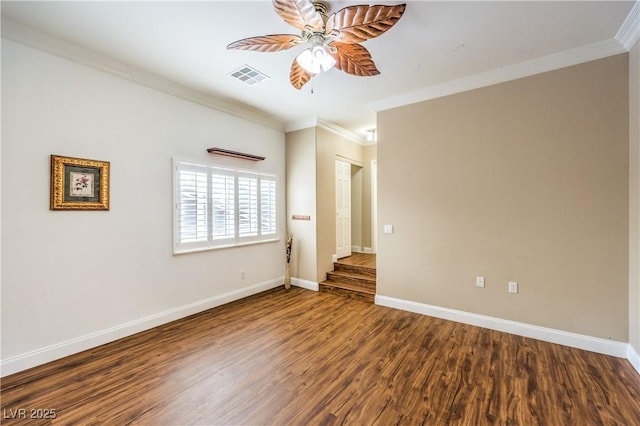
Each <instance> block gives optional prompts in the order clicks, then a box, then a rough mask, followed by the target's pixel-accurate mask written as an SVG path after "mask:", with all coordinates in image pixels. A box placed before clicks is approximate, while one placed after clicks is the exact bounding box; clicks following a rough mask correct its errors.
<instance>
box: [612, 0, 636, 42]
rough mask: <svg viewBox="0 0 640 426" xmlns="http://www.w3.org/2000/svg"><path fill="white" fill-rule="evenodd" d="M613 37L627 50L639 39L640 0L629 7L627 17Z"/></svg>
mask: <svg viewBox="0 0 640 426" xmlns="http://www.w3.org/2000/svg"><path fill="white" fill-rule="evenodd" d="M615 39H616V40H618V42H619V43H620V44H621V45H623V46H624V48H625V49H627V51H629V50H631V48H632V47H633V46H634V45H635V44H636V42H637V41H638V39H640V1H636V3H635V4H634V5H633V7H632V8H631V11H630V12H629V14H628V15H627V18H626V19H625V20H624V22H623V23H622V25H621V26H620V29H619V30H618V32H617V33H616V37H615Z"/></svg>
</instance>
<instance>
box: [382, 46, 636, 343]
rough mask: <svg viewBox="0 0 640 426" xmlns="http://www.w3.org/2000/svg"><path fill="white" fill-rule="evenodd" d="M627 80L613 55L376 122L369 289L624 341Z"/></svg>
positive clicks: (386, 114) (622, 59) (621, 59)
mask: <svg viewBox="0 0 640 426" xmlns="http://www.w3.org/2000/svg"><path fill="white" fill-rule="evenodd" d="M628 81H629V80H628V62H627V55H626V54H624V55H617V56H614V57H610V58H606V59H602V60H598V61H594V62H589V63H586V64H582V65H577V66H573V67H568V68H565V69H561V70H557V71H552V72H548V73H544V74H539V75H535V76H532V77H528V78H523V79H519V80H515V81H511V82H507V83H502V84H499V85H495V86H491V87H486V88H482V89H477V90H473V91H469V92H465V93H461V94H457V95H453V96H448V97H445V98H440V99H435V100H431V101H427V102H422V103H419V104H414V105H409V106H405V107H401V108H396V109H392V110H388V111H383V112H380V113H379V114H378V132H379V139H378V197H379V199H378V207H379V209H378V210H379V211H378V213H379V229H381V228H382V225H383V224H392V225H394V233H393V234H383V233H381V232H379V234H378V235H379V242H378V293H379V294H381V295H385V296H390V297H395V298H400V299H405V300H411V301H416V302H420V303H425V304H431V305H436V306H441V307H447V308H453V309H458V310H462V311H466V312H474V313H480V314H485V315H489V316H493V317H498V318H504V319H508V320H513V321H519V322H523V323H529V324H535V325H539V326H545V327H551V328H554V329H560V330H566V331H570V332H576V333H581V334H586V335H591V336H596V337H601V338H605V339H613V340H616V341H623V342H626V341H628V326H629V314H628V312H629V309H628V308H629V307H628V302H627V301H628V287H629V286H628V271H629V269H628V236H629V230H628V228H629V227H628V223H629V221H628V214H629V204H628V187H629V185H628V184H629V174H628V171H629V166H628V163H629V157H628V141H629V130H628V129H629V118H628V117H629V110H628V93H629V92H628ZM476 275H483V276H485V280H486V287H485V288H483V289H481V288H476V287H475V276H476ZM508 281H517V282H518V283H519V294H515V295H514V294H508V292H507V283H508Z"/></svg>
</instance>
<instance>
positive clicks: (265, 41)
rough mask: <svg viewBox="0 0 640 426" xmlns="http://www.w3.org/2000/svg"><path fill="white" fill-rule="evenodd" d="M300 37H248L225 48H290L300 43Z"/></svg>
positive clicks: (281, 35)
mask: <svg viewBox="0 0 640 426" xmlns="http://www.w3.org/2000/svg"><path fill="white" fill-rule="evenodd" d="M302 41H303V40H302V37H300V36H297V35H293V34H274V35H266V36H258V37H249V38H244V39H242V40H238V41H234V42H233V43H231V44H230V45H228V46H227V49H239V50H252V51H256V52H277V51H279V50H287V49H291V48H292V47H293V46H296V45H297V44H299V43H301V42H302Z"/></svg>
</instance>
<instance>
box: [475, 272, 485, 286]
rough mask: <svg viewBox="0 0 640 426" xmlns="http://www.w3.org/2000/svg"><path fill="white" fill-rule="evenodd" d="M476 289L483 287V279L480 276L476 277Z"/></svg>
mask: <svg viewBox="0 0 640 426" xmlns="http://www.w3.org/2000/svg"><path fill="white" fill-rule="evenodd" d="M476 287H484V277H481V276H480V275H478V276H477V277H476Z"/></svg>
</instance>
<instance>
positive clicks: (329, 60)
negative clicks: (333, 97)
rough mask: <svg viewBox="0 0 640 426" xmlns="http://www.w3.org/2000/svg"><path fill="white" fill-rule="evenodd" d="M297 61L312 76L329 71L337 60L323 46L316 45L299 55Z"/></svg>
mask: <svg viewBox="0 0 640 426" xmlns="http://www.w3.org/2000/svg"><path fill="white" fill-rule="evenodd" d="M296 61H297V62H298V64H300V66H301V67H302V68H304V69H305V70H306V71H307V72H310V73H311V74H319V73H320V71H329V70H330V69H331V68H333V66H334V65H335V64H336V60H335V59H333V57H332V56H331V55H330V54H329V52H327V48H326V47H324V46H322V45H315V46H312V47H310V48H308V49H305V50H304V51H302V53H300V54H299V55H298V57H297V58H296Z"/></svg>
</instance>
